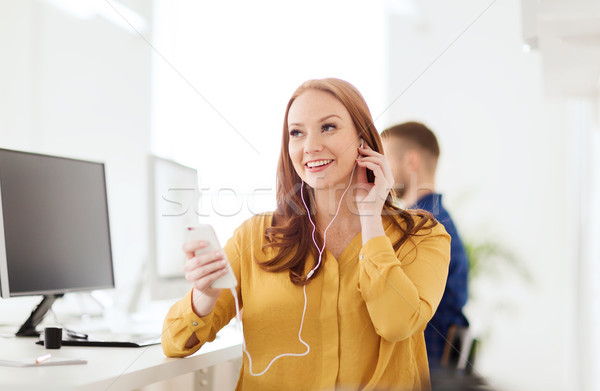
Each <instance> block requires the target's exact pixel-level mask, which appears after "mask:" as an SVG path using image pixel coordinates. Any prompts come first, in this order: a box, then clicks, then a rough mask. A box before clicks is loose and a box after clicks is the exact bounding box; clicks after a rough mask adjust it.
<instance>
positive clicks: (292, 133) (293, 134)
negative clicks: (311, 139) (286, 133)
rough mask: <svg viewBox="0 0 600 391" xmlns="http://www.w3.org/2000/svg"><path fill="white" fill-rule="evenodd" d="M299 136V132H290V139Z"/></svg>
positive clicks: (295, 130)
mask: <svg viewBox="0 0 600 391" xmlns="http://www.w3.org/2000/svg"><path fill="white" fill-rule="evenodd" d="M300 134H301V133H300V131H299V130H298V129H292V130H290V136H292V137H298V136H300Z"/></svg>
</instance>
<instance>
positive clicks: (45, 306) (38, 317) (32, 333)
mask: <svg viewBox="0 0 600 391" xmlns="http://www.w3.org/2000/svg"><path fill="white" fill-rule="evenodd" d="M60 297H63V294H62V293H60V294H56V295H44V298H43V299H42V301H41V302H40V304H38V305H37V307H35V309H34V310H33V311H32V312H31V315H29V318H27V320H26V321H25V323H23V325H22V326H21V328H20V329H19V331H17V333H16V336H17V337H38V336H39V335H40V332H39V331H37V330H36V327H37V325H39V324H40V323H41V322H42V320H44V317H45V316H46V313H48V311H49V310H50V307H52V304H53V303H54V301H55V300H56V299H58V298H60Z"/></svg>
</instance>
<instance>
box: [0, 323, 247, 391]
mask: <svg viewBox="0 0 600 391" xmlns="http://www.w3.org/2000/svg"><path fill="white" fill-rule="evenodd" d="M222 331H225V329H224V330H222ZM35 341H36V340H35V339H34V338H16V337H12V338H0V358H1V359H24V358H29V359H34V358H35V357H37V356H41V355H42V354H45V353H49V352H50V353H52V355H53V356H54V357H61V358H84V359H86V360H87V361H88V363H87V364H84V365H65V366H47V367H28V368H11V367H2V366H0V389H1V390H11V391H34V390H35V391H39V390H49V391H53V390H56V391H59V390H60V391H74V390H85V391H94V390H99V391H100V390H101V391H106V390H109V391H118V390H132V389H136V388H141V387H143V386H146V385H149V384H152V383H156V382H159V381H163V380H168V379H171V378H174V377H177V376H180V375H184V374H187V373H191V372H195V371H199V370H201V369H203V368H208V367H211V366H213V365H216V364H219V363H222V362H225V361H228V360H233V359H236V358H239V357H241V355H242V345H241V337H240V336H239V333H234V332H226V333H225V334H224V335H221V334H220V335H219V336H218V337H217V339H216V340H215V341H214V342H212V343H209V344H205V345H204V346H203V347H202V348H201V349H200V350H199V351H198V352H196V354H194V355H192V356H190V357H186V358H166V357H165V356H164V354H163V352H162V347H161V346H160V345H152V346H148V347H143V348H104V347H79V346H63V347H62V348H61V349H60V350H46V349H45V348H44V347H43V346H40V345H36V344H35Z"/></svg>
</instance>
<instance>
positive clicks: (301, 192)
mask: <svg viewBox="0 0 600 391" xmlns="http://www.w3.org/2000/svg"><path fill="white" fill-rule="evenodd" d="M356 166H357V165H356V164H355V165H354V167H353V168H352V174H350V182H349V183H348V186H347V187H346V190H344V193H343V194H342V197H341V198H340V202H339V203H338V207H337V210H336V212H335V215H334V216H333V219H331V221H330V222H329V224H328V225H327V227H326V228H325V231H323V247H322V248H319V246H318V245H317V241H316V240H315V231H316V229H317V227H316V226H315V223H314V222H313V220H312V218H311V217H310V211H309V210H308V206H307V205H306V202H305V201H304V191H303V189H304V181H302V186H301V187H300V198H301V199H302V203H303V204H304V207H305V208H306V213H308V220H309V221H310V223H311V224H312V226H313V231H312V241H313V243H314V245H315V247H316V248H317V251H318V252H319V259H318V262H317V265H316V266H315V267H314V268H312V269H311V270H310V271H309V272H308V274H307V275H306V279H307V280H308V279H310V278H311V277H312V275H313V274H314V272H315V270H316V269H317V268H318V267H319V266H320V265H321V259H322V256H323V252H324V251H325V244H326V240H327V230H328V229H329V227H330V226H331V224H332V223H333V221H334V220H335V218H336V217H337V216H338V214H339V212H340V207H341V205H342V200H343V199H344V196H345V195H346V193H347V192H348V189H350V185H351V184H352V177H353V176H354V170H355V169H356ZM302 292H303V293H304V308H303V309H302V320H301V321H300V329H299V330H298V340H299V341H300V343H301V344H303V345H304V346H306V351H305V352H304V353H283V354H280V355H278V356H276V357H275V358H273V359H272V360H271V362H270V363H269V365H267V367H266V368H265V369H264V370H263V371H262V372H259V373H254V371H253V370H252V357H251V356H250V353H249V352H248V350H247V349H246V339H245V338H244V332H243V330H242V319H241V317H240V304H239V301H238V297H237V291H236V289H235V288H231V294H232V295H233V299H234V301H235V316H236V318H237V320H238V322H239V325H240V327H239V328H240V334H241V335H242V349H243V351H244V353H245V354H246V357H248V369H249V372H250V375H252V376H262V375H264V374H265V373H266V372H267V371H268V370H269V368H271V365H273V363H274V362H275V361H276V360H278V359H280V358H282V357H303V356H306V355H307V354H308V353H309V352H310V346H309V345H308V344H307V343H306V342H305V341H304V340H303V339H302V327H303V326H304V315H305V314H306V306H307V303H308V300H307V298H306V285H304V286H303V287H302Z"/></svg>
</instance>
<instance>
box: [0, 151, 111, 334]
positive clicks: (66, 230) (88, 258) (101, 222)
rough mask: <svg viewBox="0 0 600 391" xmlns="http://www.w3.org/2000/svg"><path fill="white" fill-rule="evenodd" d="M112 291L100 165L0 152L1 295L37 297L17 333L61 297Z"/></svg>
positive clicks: (32, 328) (31, 327)
mask: <svg viewBox="0 0 600 391" xmlns="http://www.w3.org/2000/svg"><path fill="white" fill-rule="evenodd" d="M114 286H115V285H114V273H113V263H112V251H111V240H110V228H109V219H108V203H107V194H106V181H105V172H104V164H102V163H96V162H90V161H84V160H76V159H68V158H62V157H58V156H49V155H42V154H36V153H28V152H21V151H13V150H7V149H0V292H1V295H2V297H3V298H8V297H14V296H29V295H43V299H42V301H41V303H40V304H39V305H38V306H37V307H36V309H34V310H33V312H32V313H31V316H30V317H29V318H28V319H27V320H26V321H25V323H24V324H23V325H22V326H21V328H20V329H19V331H18V332H17V335H19V336H35V335H38V334H39V332H38V331H37V330H36V326H37V325H38V324H39V323H40V322H41V321H42V320H43V318H44V316H45V314H46V312H47V311H48V310H49V309H50V307H51V306H52V303H53V302H54V301H55V300H56V299H57V298H58V297H61V296H63V295H64V294H65V293H67V292H76V291H91V290H96V289H106V288H114Z"/></svg>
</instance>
